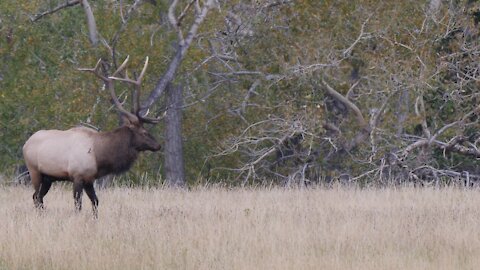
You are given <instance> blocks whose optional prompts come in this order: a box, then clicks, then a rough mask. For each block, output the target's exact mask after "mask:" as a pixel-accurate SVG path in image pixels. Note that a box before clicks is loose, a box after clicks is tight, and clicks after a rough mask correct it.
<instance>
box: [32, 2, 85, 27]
mask: <svg viewBox="0 0 480 270" xmlns="http://www.w3.org/2000/svg"><path fill="white" fill-rule="evenodd" d="M80 2H81V0H68V1H66V2H65V3H63V4H60V5H58V6H56V7H55V8H53V9H51V10H47V11H45V12H42V13H39V14H36V15H35V16H33V17H30V21H32V22H36V21H38V20H40V19H41V18H43V17H44V16H47V15H50V14H53V13H55V12H57V11H59V10H62V9H64V8H67V7H72V6H76V5H78V4H80Z"/></svg>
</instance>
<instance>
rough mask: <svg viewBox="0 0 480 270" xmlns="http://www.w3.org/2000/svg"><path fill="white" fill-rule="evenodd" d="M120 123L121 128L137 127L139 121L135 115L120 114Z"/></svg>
mask: <svg viewBox="0 0 480 270" xmlns="http://www.w3.org/2000/svg"><path fill="white" fill-rule="evenodd" d="M120 121H121V125H122V126H127V127H133V126H138V125H139V124H140V121H139V120H138V118H137V117H136V116H135V115H132V114H125V113H120Z"/></svg>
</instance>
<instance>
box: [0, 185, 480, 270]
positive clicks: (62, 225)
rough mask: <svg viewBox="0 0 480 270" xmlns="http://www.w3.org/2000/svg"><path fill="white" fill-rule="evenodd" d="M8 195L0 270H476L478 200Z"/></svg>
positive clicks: (420, 193) (401, 194) (444, 192)
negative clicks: (76, 201) (95, 209)
mask: <svg viewBox="0 0 480 270" xmlns="http://www.w3.org/2000/svg"><path fill="white" fill-rule="evenodd" d="M31 195H32V190H31V189H28V188H22V187H1V186H0V269H83V270H84V269H342V270H343V269H478V267H479V265H480V191H478V190H462V189H456V188H445V189H439V190H435V189H414V188H402V189H372V190H357V189H345V188H334V189H311V190H285V189H270V190H267V189H250V190H248V189H246V190H242V189H237V190H227V189H218V188H205V189H195V190H192V191H181V190H170V189H151V190H142V189H127V188H114V189H111V190H101V191H99V192H98V195H99V198H100V212H99V219H98V220H94V219H93V218H92V215H91V208H90V201H89V200H88V198H87V197H86V196H84V198H83V199H84V210H83V211H82V213H80V214H75V213H74V210H73V199H72V192H71V191H70V189H65V188H62V187H58V186H56V187H54V188H53V190H51V191H50V193H49V194H48V195H47V197H46V198H45V203H46V209H45V210H44V211H43V212H37V211H35V210H34V209H33V203H32V200H31Z"/></svg>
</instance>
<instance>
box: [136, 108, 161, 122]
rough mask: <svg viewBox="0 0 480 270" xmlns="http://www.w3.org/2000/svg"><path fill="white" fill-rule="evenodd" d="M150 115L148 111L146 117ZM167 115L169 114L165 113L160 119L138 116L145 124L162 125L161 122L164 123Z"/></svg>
mask: <svg viewBox="0 0 480 270" xmlns="http://www.w3.org/2000/svg"><path fill="white" fill-rule="evenodd" d="M147 114H148V110H147V113H146V114H145V115H147ZM166 114H167V112H166V111H165V112H163V115H162V116H160V117H158V118H153V117H147V116H140V115H137V116H138V118H140V120H141V121H142V122H145V123H149V124H158V123H160V121H162V119H163V118H164V117H165V115H166Z"/></svg>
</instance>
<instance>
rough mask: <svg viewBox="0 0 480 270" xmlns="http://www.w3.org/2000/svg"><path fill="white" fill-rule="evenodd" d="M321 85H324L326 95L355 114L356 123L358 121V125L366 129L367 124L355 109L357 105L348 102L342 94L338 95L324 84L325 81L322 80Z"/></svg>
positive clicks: (358, 110)
mask: <svg viewBox="0 0 480 270" xmlns="http://www.w3.org/2000/svg"><path fill="white" fill-rule="evenodd" d="M322 83H323V85H325V88H326V90H327V93H328V94H329V95H330V96H332V97H333V98H335V99H336V100H338V101H340V102H341V103H343V104H344V105H345V106H346V107H347V108H348V109H350V110H351V111H352V112H353V113H354V114H355V117H356V118H357V121H358V123H359V124H360V126H361V127H368V123H367V121H365V118H364V117H363V114H362V112H361V111H360V109H359V108H358V107H357V105H355V104H354V103H352V102H351V101H350V100H348V99H347V98H346V97H344V96H343V95H342V94H340V93H338V92H337V91H336V90H335V89H333V88H332V87H331V86H330V85H329V84H328V83H327V82H325V80H322Z"/></svg>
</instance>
